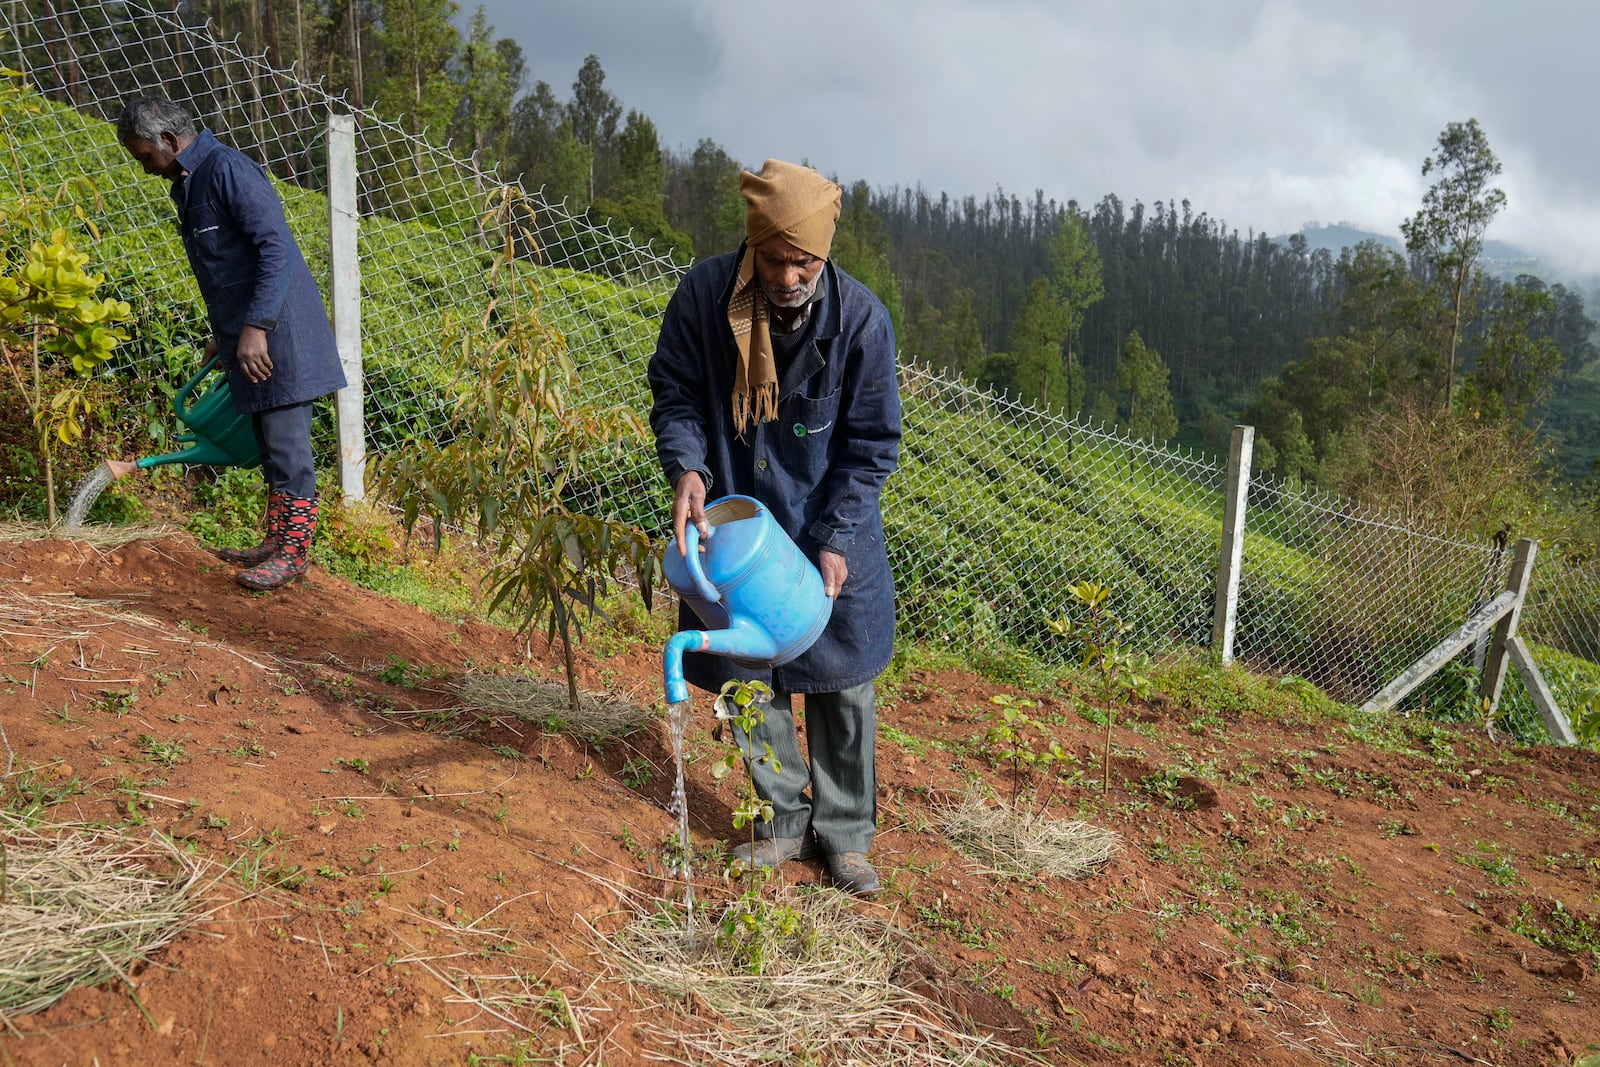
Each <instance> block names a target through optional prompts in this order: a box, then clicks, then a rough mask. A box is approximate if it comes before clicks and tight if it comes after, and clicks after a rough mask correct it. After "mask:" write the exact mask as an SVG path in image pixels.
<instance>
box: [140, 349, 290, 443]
mask: <svg viewBox="0 0 1600 1067" xmlns="http://www.w3.org/2000/svg"><path fill="white" fill-rule="evenodd" d="M221 366H222V363H221V360H220V358H219V357H217V356H212V357H211V358H210V359H208V360H207V361H206V364H205V366H203V367H201V368H200V369H199V370H198V371H196V372H195V374H194V377H192V378H190V379H189V380H188V381H187V382H185V383H184V384H183V388H181V389H179V390H178V392H177V394H176V395H174V396H173V398H172V413H173V414H174V415H176V416H178V421H179V422H181V423H183V424H184V425H185V426H187V427H188V428H189V432H188V433H180V434H179V435H178V442H179V443H180V444H187V445H188V446H189V447H188V448H185V449H182V450H181V451H178V452H166V453H163V454H161V455H159V456H145V457H144V458H143V459H141V460H139V461H138V463H137V464H135V465H136V466H138V467H141V468H144V467H155V466H159V465H161V464H163V463H205V464H208V465H210V466H213V467H254V466H256V465H258V464H259V463H260V462H261V453H260V451H259V449H258V448H257V445H256V435H255V431H254V430H253V429H252V428H251V425H250V416H249V415H248V414H244V415H241V414H239V412H237V411H235V410H234V408H233V394H232V393H231V392H230V391H229V389H228V378H227V376H226V375H219V376H218V377H217V379H216V380H215V381H213V382H212V383H211V387H210V388H209V389H207V390H206V391H205V392H203V393H201V394H200V395H199V396H198V397H195V396H194V394H195V390H197V389H198V388H199V387H200V384H201V383H202V382H204V381H205V379H206V377H207V375H209V374H210V373H211V372H212V371H214V370H220V369H221ZM191 397H193V398H194V401H193V403H190V398H191Z"/></svg>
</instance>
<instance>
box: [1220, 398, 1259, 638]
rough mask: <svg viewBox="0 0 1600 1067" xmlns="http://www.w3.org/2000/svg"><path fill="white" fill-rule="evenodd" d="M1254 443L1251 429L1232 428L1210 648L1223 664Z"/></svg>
mask: <svg viewBox="0 0 1600 1067" xmlns="http://www.w3.org/2000/svg"><path fill="white" fill-rule="evenodd" d="M1255 441H1256V428H1255V427H1254V426H1235V427H1234V428H1233V443H1232V445H1231V447H1230V448H1229V449H1228V496H1227V504H1226V505H1225V507H1224V508H1223V513H1222V551H1221V552H1220V553H1219V555H1218V561H1217V597H1216V603H1215V605H1214V606H1213V608H1212V612H1211V648H1212V651H1214V652H1216V653H1217V655H1218V656H1219V657H1221V659H1222V662H1223V663H1232V662H1233V637H1234V631H1235V629H1236V628H1237V626H1238V622H1239V569H1240V566H1241V564H1242V563H1243V560H1244V519H1245V514H1244V513H1245V505H1246V502H1247V500H1248V498H1249V496H1250V459H1251V456H1252V455H1253V453H1254V451H1255Z"/></svg>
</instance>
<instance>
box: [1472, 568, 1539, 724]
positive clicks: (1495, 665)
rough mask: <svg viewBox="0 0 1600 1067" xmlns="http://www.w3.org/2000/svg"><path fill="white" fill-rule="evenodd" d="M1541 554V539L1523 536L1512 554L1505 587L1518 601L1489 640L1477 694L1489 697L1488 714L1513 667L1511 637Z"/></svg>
mask: <svg viewBox="0 0 1600 1067" xmlns="http://www.w3.org/2000/svg"><path fill="white" fill-rule="evenodd" d="M1538 554H1539V542H1537V541H1530V540H1529V539H1528V538H1526V537H1524V538H1521V539H1520V540H1518V541H1517V547H1516V551H1515V554H1514V555H1513V556H1512V557H1511V575H1510V578H1509V579H1508V580H1507V582H1506V589H1507V590H1508V591H1510V592H1512V593H1515V594H1516V595H1517V602H1516V605H1515V606H1514V607H1513V608H1512V609H1511V610H1510V611H1508V612H1506V614H1505V617H1504V618H1502V619H1501V620H1500V621H1499V622H1498V623H1496V624H1495V627H1494V631H1493V637H1492V638H1491V640H1490V643H1489V654H1488V655H1487V656H1486V657H1485V658H1484V661H1483V674H1482V675H1481V679H1482V680H1481V681H1480V682H1479V684H1478V695H1479V696H1481V697H1486V698H1488V701H1489V709H1488V710H1489V714H1490V715H1493V714H1494V709H1495V706H1496V705H1497V704H1499V703H1500V691H1501V690H1502V689H1504V688H1505V684H1506V675H1507V673H1509V671H1510V667H1511V639H1512V638H1513V637H1515V636H1517V621H1518V620H1519V619H1521V617H1522V602H1523V598H1525V597H1526V596H1527V595H1528V579H1529V577H1530V576H1531V575H1532V574H1533V560H1534V557H1535V556H1537V555H1538Z"/></svg>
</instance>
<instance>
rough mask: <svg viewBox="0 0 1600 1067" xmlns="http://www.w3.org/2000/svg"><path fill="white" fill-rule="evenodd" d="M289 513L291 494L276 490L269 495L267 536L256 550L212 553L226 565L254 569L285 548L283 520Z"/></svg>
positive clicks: (223, 550)
mask: <svg viewBox="0 0 1600 1067" xmlns="http://www.w3.org/2000/svg"><path fill="white" fill-rule="evenodd" d="M288 511H289V494H288V493H285V492H283V491H282V490H281V489H274V490H272V491H271V492H270V493H268V494H267V536H266V537H265V538H263V539H262V541H261V543H260V544H259V545H256V546H255V547H254V548H217V549H213V550H212V551H213V552H215V553H216V556H217V558H218V559H220V560H221V561H222V562H224V563H235V564H239V565H241V566H245V567H254V566H255V565H256V564H257V563H265V562H266V561H267V560H269V559H271V558H272V557H273V556H276V555H277V554H278V549H279V548H281V547H282V546H283V519H284V516H285V515H286V514H287V513H288Z"/></svg>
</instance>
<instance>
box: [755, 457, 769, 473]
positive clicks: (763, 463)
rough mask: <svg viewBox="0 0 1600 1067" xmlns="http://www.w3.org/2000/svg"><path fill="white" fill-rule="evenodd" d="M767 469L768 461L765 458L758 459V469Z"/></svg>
mask: <svg viewBox="0 0 1600 1067" xmlns="http://www.w3.org/2000/svg"><path fill="white" fill-rule="evenodd" d="M766 469H767V461H766V460H764V459H758V460H756V470H758V471H764V470H766Z"/></svg>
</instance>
